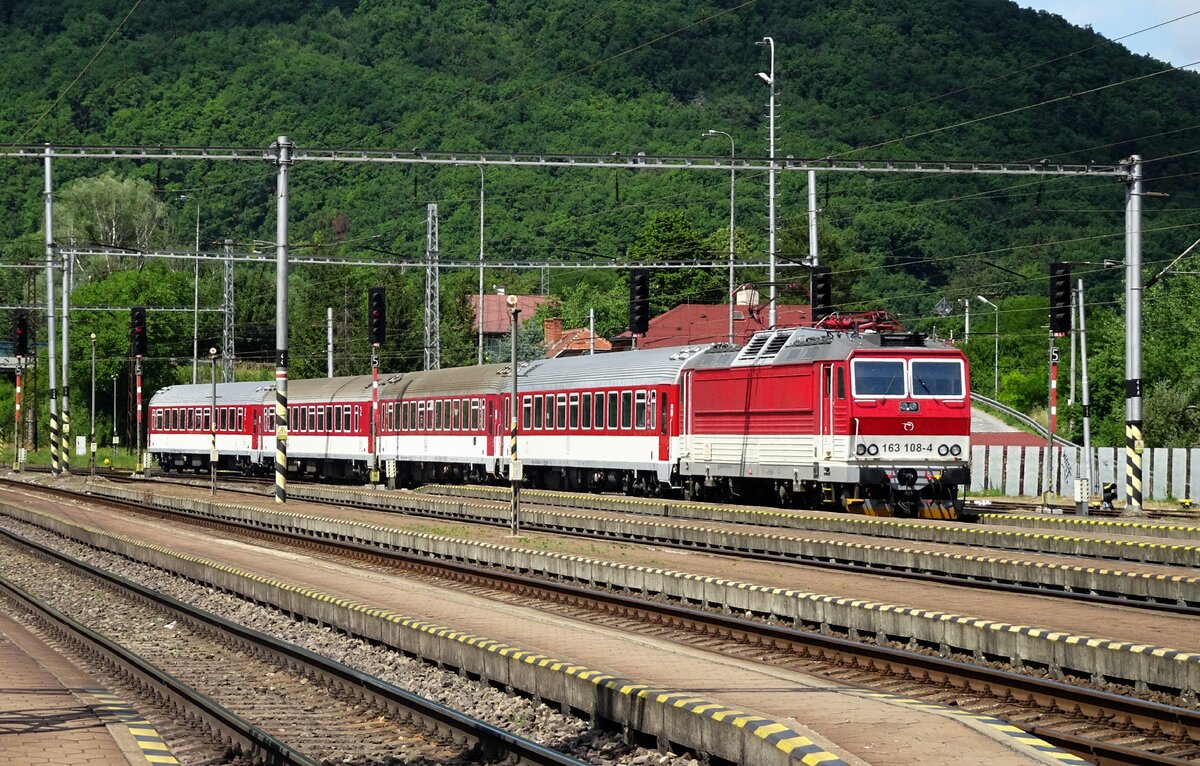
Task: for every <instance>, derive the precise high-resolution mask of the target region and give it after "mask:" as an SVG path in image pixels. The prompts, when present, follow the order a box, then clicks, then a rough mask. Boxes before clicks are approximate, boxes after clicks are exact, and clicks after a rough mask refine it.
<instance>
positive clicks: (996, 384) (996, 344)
mask: <svg viewBox="0 0 1200 766" xmlns="http://www.w3.org/2000/svg"><path fill="white" fill-rule="evenodd" d="M975 297H976V298H978V299H979V300H981V301H983V302H984V303H986V304H987V305H989V306H991V307H992V309H993V310H994V312H995V315H996V329H995V331H994V333H993V335H992V345H993V351H992V398H993V399H999V398H1000V307H999V306H997V305H996V304H994V303H992V302H991V301H989V300H988V299H987V298H984V297H983V296H982V295H977V296H975Z"/></svg>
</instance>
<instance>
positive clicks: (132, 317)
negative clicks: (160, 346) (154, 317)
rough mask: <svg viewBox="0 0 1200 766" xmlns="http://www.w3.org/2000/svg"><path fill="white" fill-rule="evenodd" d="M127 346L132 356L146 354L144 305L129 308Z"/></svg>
mask: <svg viewBox="0 0 1200 766" xmlns="http://www.w3.org/2000/svg"><path fill="white" fill-rule="evenodd" d="M129 346H130V348H131V349H132V350H133V355H134V356H145V355H146V307H145V306H134V307H133V308H132V309H130V310H129Z"/></svg>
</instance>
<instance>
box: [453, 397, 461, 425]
mask: <svg viewBox="0 0 1200 766" xmlns="http://www.w3.org/2000/svg"><path fill="white" fill-rule="evenodd" d="M453 412H454V421H453V422H452V423H451V424H450V428H452V429H453V430H455V431H458V430H459V429H461V428H462V401H461V400H459V399H455V400H454V410H453Z"/></svg>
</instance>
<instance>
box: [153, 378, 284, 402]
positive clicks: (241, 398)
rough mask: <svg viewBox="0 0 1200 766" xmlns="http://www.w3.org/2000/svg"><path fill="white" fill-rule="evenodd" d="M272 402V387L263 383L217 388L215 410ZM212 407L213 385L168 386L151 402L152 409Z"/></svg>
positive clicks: (221, 384) (246, 383)
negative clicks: (217, 408) (266, 401)
mask: <svg viewBox="0 0 1200 766" xmlns="http://www.w3.org/2000/svg"><path fill="white" fill-rule="evenodd" d="M264 400H269V401H272V402H273V401H275V384H274V383H271V382H269V381H265V380H254V381H242V382H238V383H218V384H217V406H219V407H229V406H235V405H252V404H262V402H263V401H264ZM211 405H212V384H209V383H205V384H197V385H186V386H167V387H166V388H160V389H159V390H158V391H157V392H156V393H155V394H154V396H152V397H151V398H150V406H151V407H208V406H211Z"/></svg>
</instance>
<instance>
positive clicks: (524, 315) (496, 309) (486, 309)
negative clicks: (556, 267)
mask: <svg viewBox="0 0 1200 766" xmlns="http://www.w3.org/2000/svg"><path fill="white" fill-rule="evenodd" d="M508 298H509V296H507V295H495V294H492V295H487V294H485V295H484V296H483V334H484V335H505V334H507V333H508V330H509V318H508ZM516 298H517V308H519V309H520V310H521V316H520V317H518V319H520V321H521V323H522V324H524V323H525V322H527V321H529V320H530V319H532V318H533V313H534V311H536V310H537V307H538V306H540V305H542V304H543V303H545V302H546V301H548V300H550V296H548V295H518V296H516ZM468 302H469V305H470V307H471V316H472V317H474V319H473V320H472V322H471V329H472V330H474V331H476V332H478V331H479V296H478V295H470V296H468Z"/></svg>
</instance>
